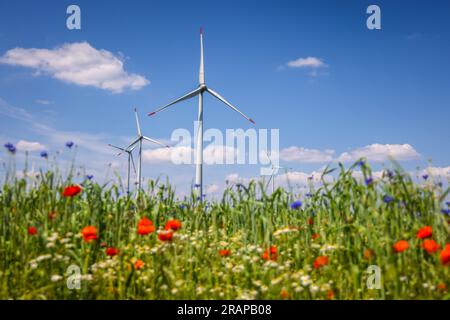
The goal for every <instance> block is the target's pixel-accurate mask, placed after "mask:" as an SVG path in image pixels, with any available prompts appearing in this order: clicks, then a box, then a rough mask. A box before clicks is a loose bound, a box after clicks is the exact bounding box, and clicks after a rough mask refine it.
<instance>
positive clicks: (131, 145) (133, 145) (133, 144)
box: [127, 137, 142, 151]
mask: <svg viewBox="0 0 450 320" xmlns="http://www.w3.org/2000/svg"><path fill="white" fill-rule="evenodd" d="M141 139H142V137H138V138H137V139H136V140H134V141H133V142H132V143H130V145H129V146H128V147H127V150H128V151H129V150H130V149H131V147H133V149H134V148H136V145H137V143H138V142H139V141H140V140H141Z"/></svg>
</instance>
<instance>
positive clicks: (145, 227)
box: [137, 217, 155, 236]
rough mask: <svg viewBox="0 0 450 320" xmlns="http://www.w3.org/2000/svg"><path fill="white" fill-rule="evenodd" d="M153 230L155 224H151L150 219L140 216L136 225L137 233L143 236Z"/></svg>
mask: <svg viewBox="0 0 450 320" xmlns="http://www.w3.org/2000/svg"><path fill="white" fill-rule="evenodd" d="M154 231H155V226H154V225H153V222H152V220H150V219H148V218H146V217H144V218H142V219H141V220H140V221H139V223H138V226H137V233H138V234H140V235H141V236H145V235H147V234H149V233H152V232H154Z"/></svg>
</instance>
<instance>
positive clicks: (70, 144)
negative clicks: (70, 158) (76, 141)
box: [66, 141, 73, 149]
mask: <svg viewBox="0 0 450 320" xmlns="http://www.w3.org/2000/svg"><path fill="white" fill-rule="evenodd" d="M66 147H67V148H69V149H70V148H72V147H73V141H67V142H66Z"/></svg>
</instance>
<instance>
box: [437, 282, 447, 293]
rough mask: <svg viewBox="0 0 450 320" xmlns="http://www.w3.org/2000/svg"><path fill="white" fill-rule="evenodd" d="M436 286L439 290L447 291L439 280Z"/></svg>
mask: <svg viewBox="0 0 450 320" xmlns="http://www.w3.org/2000/svg"><path fill="white" fill-rule="evenodd" d="M437 288H438V289H439V290H441V291H447V286H446V285H445V283H443V282H441V283H439V284H438V285H437Z"/></svg>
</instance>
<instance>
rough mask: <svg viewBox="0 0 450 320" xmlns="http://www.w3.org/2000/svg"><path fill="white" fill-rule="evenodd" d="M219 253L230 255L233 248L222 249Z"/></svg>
mask: <svg viewBox="0 0 450 320" xmlns="http://www.w3.org/2000/svg"><path fill="white" fill-rule="evenodd" d="M219 255H220V256H221V257H229V256H230V255H231V250H229V249H221V250H219Z"/></svg>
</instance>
